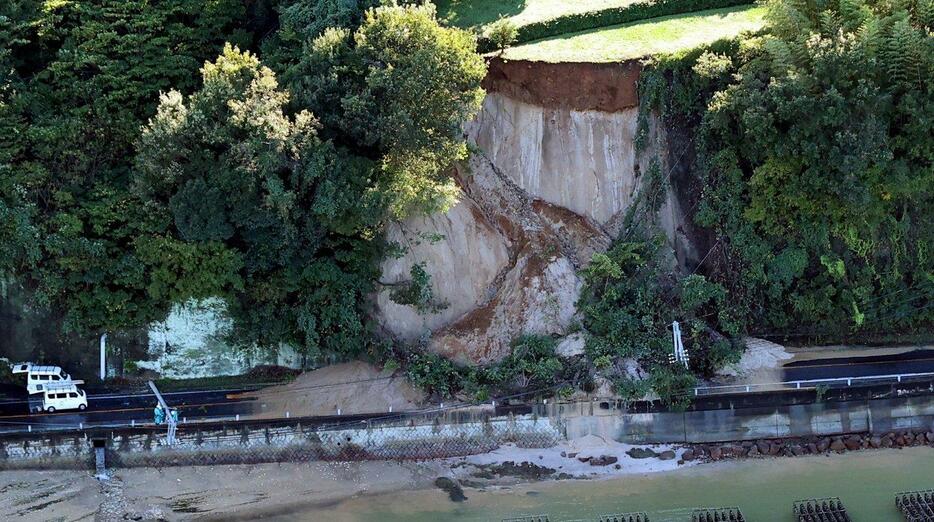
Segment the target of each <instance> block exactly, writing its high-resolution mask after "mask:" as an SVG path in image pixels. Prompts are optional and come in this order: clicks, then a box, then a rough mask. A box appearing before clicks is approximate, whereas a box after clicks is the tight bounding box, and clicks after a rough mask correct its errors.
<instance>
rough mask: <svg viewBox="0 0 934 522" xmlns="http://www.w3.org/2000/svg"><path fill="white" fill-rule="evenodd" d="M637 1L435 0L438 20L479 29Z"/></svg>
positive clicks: (584, 11) (519, 24)
mask: <svg viewBox="0 0 934 522" xmlns="http://www.w3.org/2000/svg"><path fill="white" fill-rule="evenodd" d="M636 1H637V0H576V1H568V0H438V1H437V2H435V4H436V5H437V6H438V18H439V19H441V20H444V21H445V22H447V23H448V24H450V25H453V26H456V27H463V28H467V27H476V26H483V25H486V24H488V23H490V22H495V21H496V20H498V19H499V18H500V17H506V18H509V19H510V20H512V21H513V23H515V24H516V25H518V26H522V25H526V24H530V23H533V22H541V21H543V20H551V19H554V18H558V17H559V16H564V15H567V14H573V13H586V12H589V11H599V10H601V9H606V8H608V7H618V6H624V5H629V4H631V3H634V2H636Z"/></svg>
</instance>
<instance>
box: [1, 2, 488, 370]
mask: <svg viewBox="0 0 934 522" xmlns="http://www.w3.org/2000/svg"><path fill="white" fill-rule="evenodd" d="M319 4H320V5H319ZM245 6H246V4H244V3H242V2H240V1H238V0H222V1H221V2H187V1H181V0H178V1H173V0H169V1H166V2H158V3H155V4H153V3H151V2H148V1H145V0H140V1H125V0H119V1H117V0H95V1H93V2H54V3H44V2H38V1H35V2H30V1H27V0H23V1H20V2H14V3H12V4H7V5H5V6H4V7H3V8H2V9H3V11H0V13H2V14H0V38H3V43H4V44H5V45H4V46H3V51H2V52H0V65H2V75H0V127H2V128H3V130H5V131H9V134H8V135H15V136H17V138H16V139H14V140H11V141H8V140H4V141H3V143H2V145H0V169H2V170H0V218H2V224H0V239H2V240H4V243H5V244H6V245H9V246H10V247H9V248H4V250H3V253H2V254H0V271H2V272H3V273H5V274H7V276H13V277H15V278H16V279H17V280H19V281H21V282H23V283H25V284H26V285H27V286H28V287H29V288H30V289H31V290H32V291H33V292H35V295H36V297H37V302H38V303H40V304H44V305H46V306H49V307H51V308H54V309H56V310H61V311H62V313H63V314H64V315H65V316H66V318H67V325H68V327H69V328H71V329H74V330H77V331H107V330H114V329H121V328H127V327H136V326H143V325H145V324H147V323H148V322H150V321H152V320H155V319H159V318H161V317H164V316H165V314H166V313H167V312H168V310H169V309H170V307H171V305H172V304H173V303H181V302H185V301H186V300H188V299H191V298H203V297H208V296H220V297H222V298H224V299H225V300H226V302H227V304H228V308H229V311H230V313H231V314H232V315H233V318H234V324H235V331H234V332H233V334H234V335H233V339H235V340H237V341H238V342H241V343H243V344H252V343H259V344H261V345H266V346H275V345H277V344H278V343H289V344H293V345H295V346H298V347H300V348H302V349H303V350H304V351H305V352H306V353H308V354H311V355H318V354H322V353H335V352H337V353H352V352H355V351H359V350H361V349H363V348H364V347H365V346H366V343H367V342H368V339H369V333H368V331H367V325H366V316H365V309H366V307H367V299H368V295H369V293H370V292H372V290H373V288H374V286H373V285H374V284H375V282H376V280H377V276H378V273H377V267H378V263H379V261H380V260H381V258H382V256H383V255H384V250H385V245H383V244H382V240H381V238H382V233H381V230H382V227H383V226H384V224H385V223H386V222H387V221H388V220H390V219H394V218H402V217H405V216H407V215H409V214H411V213H415V212H429V211H434V210H438V209H443V208H446V207H447V206H449V205H450V204H451V203H452V202H453V195H454V193H455V192H454V187H453V185H452V182H451V179H450V167H451V166H452V164H453V163H454V162H455V161H457V160H459V159H462V158H463V157H464V155H465V154H466V147H465V145H464V141H463V137H462V135H461V131H460V128H459V124H460V122H461V121H463V119H464V118H468V117H470V116H471V115H472V114H473V113H474V112H475V111H476V110H477V109H478V108H479V103H480V100H481V97H482V90H481V89H480V87H479V85H480V80H481V79H482V78H483V75H484V73H485V66H484V63H483V60H482V59H481V58H480V57H479V56H478V55H477V54H476V51H475V46H476V43H475V40H474V37H473V36H471V35H469V34H468V33H466V32H463V31H460V30H455V29H448V28H444V27H441V26H440V25H439V24H438V22H437V21H436V20H435V13H434V8H433V7H432V6H431V5H430V4H427V5H425V6H410V5H401V6H400V5H396V4H387V5H385V6H380V7H374V6H373V5H371V4H369V3H364V2H330V1H328V2H320V1H310V0H309V1H289V2H282V3H281V4H280V5H279V6H278V9H279V11H280V13H281V20H280V21H281V23H280V24H279V29H278V30H277V31H276V32H274V33H273V34H272V35H270V36H268V37H267V38H266V41H265V42H263V44H262V45H261V46H260V47H261V48H262V50H263V52H264V53H267V54H269V55H270V58H271V60H270V63H271V65H272V66H273V67H274V69H271V68H268V67H265V66H263V65H262V64H261V62H260V58H259V56H257V55H256V54H254V53H252V52H250V51H248V50H247V49H248V46H250V45H253V44H254V43H255V42H257V41H260V40H262V38H261V37H257V35H256V34H252V33H250V29H251V28H256V27H265V26H268V25H269V24H268V22H266V21H263V20H259V21H257V20H251V19H250V17H251V16H254V14H255V13H254V14H251V13H252V12H253V11H256V10H257V9H254V8H253V7H251V8H250V9H251V10H252V11H250V10H248V9H247V8H246V7H245ZM322 9H323V10H322ZM325 12H327V13H330V14H328V16H321V13H325ZM332 15H333V16H332ZM312 19H313V21H314V23H313V24H309V23H306V22H307V21H311V20H312ZM225 42H226V46H225ZM241 49H242V50H241ZM219 52H220V53H221V54H220V56H219V57H218V53H219ZM215 57H216V59H214V58H215ZM206 60H208V61H206ZM199 68H200V71H201V74H200V75H198V74H197V72H198V70H199ZM276 69H277V70H278V71H276ZM277 72H278V73H279V74H280V75H281V76H282V77H283V78H284V82H283V84H282V85H280V84H279V82H278V80H277ZM147 122H148V123H147Z"/></svg>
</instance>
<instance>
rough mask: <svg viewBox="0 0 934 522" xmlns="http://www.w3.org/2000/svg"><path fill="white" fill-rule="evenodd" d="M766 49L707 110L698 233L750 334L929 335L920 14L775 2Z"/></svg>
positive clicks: (897, 7)
mask: <svg viewBox="0 0 934 522" xmlns="http://www.w3.org/2000/svg"><path fill="white" fill-rule="evenodd" d="M768 5H769V13H770V19H771V22H772V26H771V27H772V34H770V35H766V36H764V37H762V38H761V39H758V40H754V41H753V42H751V43H750V44H747V46H746V50H745V52H746V53H747V55H746V57H745V59H744V62H743V63H742V65H741V66H740V67H739V69H738V70H737V71H736V72H737V74H738V76H737V77H738V78H739V80H738V81H736V82H734V83H732V84H731V85H729V86H727V87H726V88H724V89H723V90H721V91H720V92H718V93H716V94H715V95H714V96H713V97H712V99H711V100H710V103H709V106H708V108H707V110H706V112H705V114H704V120H703V125H702V127H701V130H702V134H701V147H700V148H701V156H702V158H703V159H704V162H703V165H702V167H703V170H704V172H705V173H706V180H705V186H706V189H705V194H704V199H703V201H702V204H701V206H700V212H699V216H698V217H699V221H700V222H701V223H702V224H704V225H706V226H710V227H712V228H714V229H715V230H716V231H717V232H718V233H719V234H720V235H721V237H722V238H724V239H725V242H726V243H727V244H728V245H729V248H728V250H727V258H726V263H727V266H729V267H730V268H731V269H732V270H731V273H724V274H721V276H720V277H721V279H722V281H723V282H724V284H726V285H728V286H729V287H730V288H731V290H732V292H731V297H732V299H733V300H734V301H735V304H736V305H738V306H741V307H742V306H745V307H748V308H747V309H748V310H749V311H750V312H751V313H750V316H749V317H750V319H751V320H752V321H753V324H754V325H756V327H757V328H767V329H772V330H774V329H778V330H785V331H793V332H797V331H798V330H801V329H802V328H803V329H804V331H805V332H807V331H815V332H837V333H846V332H848V331H850V330H851V329H862V330H867V329H869V330H891V329H893V328H894V329H899V330H904V329H912V328H915V327H919V326H921V325H925V324H926V325H930V324H931V321H932V319H934V310H932V309H931V306H932V301H931V299H932V297H934V261H932V257H931V255H930V252H931V249H932V247H934V223H932V221H931V217H932V214H931V211H930V209H931V208H932V204H934V199H932V197H934V138H932V134H931V129H930V122H931V121H934V52H932V50H934V36H932V33H931V32H930V26H929V23H930V22H928V21H926V18H925V16H926V15H924V13H925V12H927V11H925V9H928V8H929V7H930V2H928V1H926V0H921V1H917V2H914V1H913V2H902V3H889V2H876V1H872V0H869V1H859V0H852V1H846V2H842V1H841V2H839V4H838V3H836V2H831V3H828V4H820V3H808V2H799V1H778V0H774V1H772V2H770V3H769V4H768Z"/></svg>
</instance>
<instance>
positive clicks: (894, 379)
mask: <svg viewBox="0 0 934 522" xmlns="http://www.w3.org/2000/svg"><path fill="white" fill-rule="evenodd" d="M925 379H934V372H925V373H898V374H890V375H867V376H863V377H832V378H827V379H806V380H798V381H784V382H773V383H762V384H725V385H718V386H698V387H695V388H694V396H695V397H703V396H709V395H728V394H738V393H755V392H769V391H787V390H795V389H797V390H807V389H816V388H817V387H819V386H826V387H827V388H847V387H852V386H866V385H870V384H890V383H901V382H913V381H919V380H925Z"/></svg>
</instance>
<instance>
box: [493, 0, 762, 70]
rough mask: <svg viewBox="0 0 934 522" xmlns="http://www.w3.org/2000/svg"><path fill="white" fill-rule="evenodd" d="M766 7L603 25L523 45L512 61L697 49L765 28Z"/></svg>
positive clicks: (510, 53) (510, 54) (512, 51)
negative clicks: (723, 39) (745, 32)
mask: <svg viewBox="0 0 934 522" xmlns="http://www.w3.org/2000/svg"><path fill="white" fill-rule="evenodd" d="M764 15H765V8H762V7H752V6H741V7H731V8H726V9H712V10H709V11H697V12H694V13H687V14H682V15H675V16H666V17H661V18H652V19H649V20H644V21H641V22H634V23H630V24H623V25H616V26H612V27H603V28H600V29H593V30H589V31H584V32H580V33H572V34H566V35H562V36H559V37H554V38H548V39H545V40H539V41H537V42H531V43H528V44H524V45H519V46H516V47H512V48H509V49H507V50H506V52H505V54H504V57H505V58H508V59H512V60H534V61H545V62H614V61H620V60H627V59H631V58H640V57H643V56H648V55H652V54H660V53H671V52H676V51H680V50H683V49H689V48H692V47H697V46H698V45H703V44H707V43H710V42H713V41H716V40H719V39H721V38H732V37H735V36H737V35H738V34H739V33H741V32H743V31H755V30H758V29H760V28H761V27H762V26H763V24H764V20H763V17H764Z"/></svg>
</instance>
